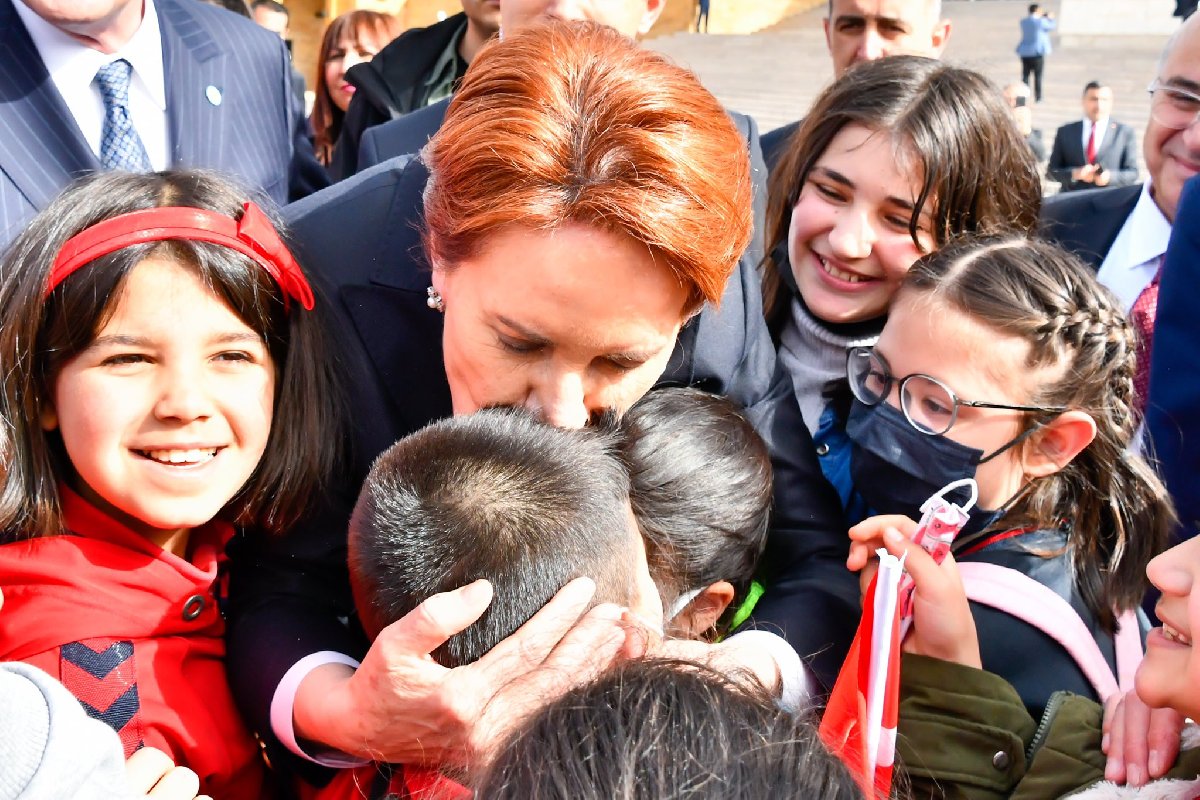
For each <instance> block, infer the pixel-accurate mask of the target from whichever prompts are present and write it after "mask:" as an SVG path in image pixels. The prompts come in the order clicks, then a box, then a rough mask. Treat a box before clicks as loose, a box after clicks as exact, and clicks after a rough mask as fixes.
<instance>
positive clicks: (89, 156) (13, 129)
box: [0, 0, 328, 247]
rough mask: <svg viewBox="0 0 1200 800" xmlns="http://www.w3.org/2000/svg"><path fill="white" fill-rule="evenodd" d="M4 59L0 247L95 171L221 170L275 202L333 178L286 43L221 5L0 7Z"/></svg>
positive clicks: (83, 1)
mask: <svg viewBox="0 0 1200 800" xmlns="http://www.w3.org/2000/svg"><path fill="white" fill-rule="evenodd" d="M0 52H3V53H4V57H3V58H0V129H2V130H4V131H5V135H4V136H3V137H0V247H2V246H4V245H5V244H7V243H8V241H9V240H11V239H12V237H13V236H15V235H16V234H17V233H18V232H19V231H20V230H21V229H22V228H23V227H24V226H25V224H26V223H27V222H28V221H29V219H30V218H31V217H32V216H33V215H34V214H35V213H37V212H38V211H39V210H41V209H42V208H44V207H45V206H46V204H47V203H48V202H49V201H50V200H51V199H52V198H53V197H54V196H55V195H56V194H57V193H58V192H59V191H60V190H61V189H62V188H63V187H64V186H66V185H67V184H68V183H69V182H70V181H71V180H72V179H73V178H75V177H78V176H80V175H82V174H86V173H88V172H91V171H94V170H97V169H111V168H121V169H154V170H161V169H168V168H172V167H204V168H207V169H214V170H220V171H225V172H228V173H231V175H232V176H234V177H235V179H237V180H238V181H239V182H240V183H242V184H243V185H246V186H247V187H249V188H251V189H254V190H257V191H258V192H259V193H261V194H262V195H264V196H266V197H268V198H270V199H272V200H274V201H275V202H278V203H283V202H286V201H287V200H288V199H289V198H291V199H295V198H298V197H301V196H304V195H306V194H308V193H310V192H312V191H314V190H315V189H317V188H320V187H322V186H324V185H325V184H326V183H327V182H328V181H327V179H326V178H325V176H324V173H323V171H322V170H321V168H320V166H319V165H318V164H317V163H316V161H315V159H314V158H313V156H312V148H311V145H309V144H308V142H307V139H306V137H305V129H304V120H303V119H302V117H301V110H300V108H299V107H297V106H296V104H295V103H294V101H293V100H292V97H291V77H290V76H291V72H290V65H289V62H288V58H287V53H286V50H285V48H284V46H283V44H282V42H281V41H280V40H279V38H278V37H277V36H273V35H272V34H270V33H268V32H266V31H264V30H262V29H260V28H259V27H258V26H256V25H254V24H253V23H251V22H250V21H249V20H246V19H244V18H241V17H238V16H236V15H234V14H230V13H229V12H227V11H224V10H223V9H218V8H215V7H212V6H209V5H206V4H203V3H193V2H188V1H187V0H0ZM114 153H116V154H117V155H115V156H114Z"/></svg>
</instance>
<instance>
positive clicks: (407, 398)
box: [342, 157, 452, 430]
mask: <svg viewBox="0 0 1200 800" xmlns="http://www.w3.org/2000/svg"><path fill="white" fill-rule="evenodd" d="M428 177H429V173H428V171H427V170H426V169H425V165H424V164H422V163H421V161H420V160H419V159H418V158H415V157H414V158H413V159H412V161H411V162H410V163H409V164H408V166H407V167H406V168H405V170H404V172H403V173H401V175H400V179H399V181H398V182H397V184H396V190H395V191H394V192H393V194H392V206H391V209H390V210H389V212H388V219H389V220H390V224H389V225H388V228H387V230H386V231H383V232H382V235H381V236H380V237H379V245H378V247H377V248H376V250H375V253H374V259H373V263H375V264H379V268H378V269H377V270H376V271H375V273H374V274H373V275H372V276H371V279H370V283H369V285H365V286H363V285H359V286H355V285H351V286H347V287H345V288H344V289H343V290H342V301H343V303H344V304H345V307H346V308H347V309H349V310H351V311H352V313H351V316H352V319H353V322H354V326H355V328H357V329H358V333H359V336H360V337H361V339H362V342H363V345H364V346H365V348H366V350H367V354H368V356H369V357H370V359H371V361H372V363H373V364H374V366H375V370H376V373H377V374H378V375H379V378H380V381H381V383H382V384H383V386H384V388H385V390H386V391H387V393H388V395H389V397H390V398H391V401H392V405H393V407H394V408H396V409H397V410H398V411H399V413H400V414H401V415H402V416H404V417H405V418H406V419H407V420H408V422H409V424H410V428H409V429H410V430H416V429H417V428H419V427H422V426H424V425H425V424H427V423H428V422H430V421H432V420H435V419H440V418H442V417H445V416H447V415H449V414H450V413H451V408H452V405H451V398H450V386H449V384H448V383H447V382H446V368H445V365H444V363H443V361H442V315H441V314H439V313H437V312H436V311H433V310H431V309H430V308H429V307H428V306H427V305H426V302H425V301H426V293H425V292H426V289H427V288H428V287H429V283H430V270H429V266H428V263H427V262H426V260H425V252H424V248H423V247H422V245H421V237H420V229H419V227H418V226H419V225H420V224H421V219H422V214H423V211H424V206H423V202H422V192H423V190H424V187H425V182H426V180H427V179H428Z"/></svg>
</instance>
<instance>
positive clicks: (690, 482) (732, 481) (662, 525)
mask: <svg viewBox="0 0 1200 800" xmlns="http://www.w3.org/2000/svg"><path fill="white" fill-rule="evenodd" d="M620 428H621V434H622V436H621V456H622V459H623V460H624V461H625V464H626V466H627V467H628V469H629V480H630V487H629V499H630V502H631V503H632V505H633V515H634V517H635V518H636V519H637V523H638V529H639V530H640V531H641V532H642V538H643V539H645V542H646V559H647V561H648V562H649V564H650V575H651V576H652V577H653V578H654V582H655V584H656V585H657V586H658V592H659V596H660V597H661V598H662V601H663V608H664V610H665V613H666V625H665V627H666V631H665V632H666V634H667V636H670V637H674V638H685V639H720V637H722V636H724V635H725V634H726V633H727V632H728V631H729V629H730V628H731V627H736V624H731V623H733V622H734V619H733V617H734V616H735V614H727V613H726V609H727V608H729V607H730V606H732V608H733V610H734V611H735V612H737V613H738V614H741V615H742V618H743V619H744V618H745V616H748V615H749V612H750V610H751V609H752V608H753V601H754V599H756V598H757V595H758V593H759V592H761V587H758V588H757V589H756V588H755V585H754V584H753V583H752V579H753V577H754V571H755V569H756V568H757V567H758V560H759V557H760V556H761V555H762V552H763V548H764V547H765V546H766V543H767V527H768V523H769V521H770V516H771V458H770V454H769V453H768V452H767V445H766V443H765V442H763V440H762V437H760V436H759V435H758V433H757V432H756V431H755V430H754V427H753V426H752V425H751V424H750V422H749V421H748V420H747V419H746V418H745V417H744V416H742V414H741V412H740V411H739V410H738V408H737V406H736V405H734V404H733V403H732V402H731V401H730V400H728V399H727V398H724V397H718V396H717V395H712V394H709V393H707V392H704V391H701V390H700V389H693V388H688V387H666V388H662V389H655V390H654V391H652V392H649V393H648V394H647V395H646V396H645V397H643V398H642V399H641V400H639V401H638V402H636V403H634V404H633V407H632V408H630V409H629V411H627V412H626V413H625V414H624V416H622V417H621V421H620ZM748 598H749V602H748V603H747V602H746V601H747V599H748ZM742 605H746V606H747V608H746V609H745V610H744V612H743V611H742V609H741V608H740V606H742ZM740 621H741V620H737V622H739V623H740Z"/></svg>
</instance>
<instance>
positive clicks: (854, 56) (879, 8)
mask: <svg viewBox="0 0 1200 800" xmlns="http://www.w3.org/2000/svg"><path fill="white" fill-rule="evenodd" d="M949 38H950V20H947V19H943V18H942V1H941V0H829V14H828V16H826V17H825V44H826V45H827V46H828V47H829V57H830V58H831V59H832V60H833V77H834V78H835V79H836V78H840V77H842V73H844V72H845V71H846V70H848V69H850V67H852V66H854V65H855V64H857V63H859V62H860V61H874V60H875V59H877V58H885V57H887V56H906V55H907V56H928V57H929V58H940V57H941V55H942V50H943V49H944V48H945V47H946V41H947V40H948V39H949ZM798 127H800V120H797V121H795V122H791V123H788V124H787V125H784V126H783V127H781V128H776V129H775V130H773V131H769V132H768V133H766V134H764V135H763V137H762V150H763V156H764V158H765V159H766V163H767V168H768V169H771V168H773V167H774V166H775V163H776V162H777V161H778V160H779V156H780V155H781V153H782V150H783V146H784V144H785V143H786V142H787V140H788V139H790V138H791V136H792V134H793V133H795V131H796V129H797V128H798Z"/></svg>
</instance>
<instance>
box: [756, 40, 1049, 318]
mask: <svg viewBox="0 0 1200 800" xmlns="http://www.w3.org/2000/svg"><path fill="white" fill-rule="evenodd" d="M847 125H862V126H864V127H866V128H869V129H871V130H874V131H879V132H881V133H882V134H883V135H885V136H887V137H888V138H890V139H891V141H892V142H893V143H894V147H895V149H896V152H897V158H898V159H900V160H901V163H906V164H908V166H909V168H911V169H913V170H914V172H915V173H916V174H918V175H920V176H921V187H920V192H919V194H918V195H917V198H916V200H915V203H914V206H915V208H914V209H913V214H912V222H911V224H910V226H909V230H910V232H911V234H912V237H913V241H916V240H917V233H918V225H919V224H920V217H921V209H922V208H924V207H925V205H926V204H930V205H931V211H932V213H931V215H930V217H931V219H932V233H933V240H934V243H935V247H938V246H941V245H943V244H945V243H946V242H947V241H948V240H949V239H951V238H952V237H953V236H956V235H958V234H961V233H968V232H979V233H999V232H1003V231H1019V232H1025V233H1031V232H1032V231H1033V230H1034V229H1035V228H1036V227H1037V221H1038V210H1039V209H1040V208H1041V203H1042V184H1041V178H1040V177H1039V175H1038V171H1037V164H1036V162H1035V161H1034V159H1033V155H1032V153H1031V152H1030V150H1029V147H1028V146H1027V145H1026V144H1025V141H1024V138H1023V137H1022V136H1021V134H1020V132H1019V131H1018V130H1017V126H1016V123H1015V122H1014V121H1013V117H1012V113H1011V112H1010V111H1009V108H1008V104H1007V103H1006V102H1005V101H1004V98H1003V97H1002V96H1001V94H1000V90H999V89H998V88H997V87H996V86H994V85H993V84H992V83H991V82H990V81H988V79H987V78H985V77H983V76H982V75H980V74H979V73H977V72H973V71H971V70H969V69H963V68H961V67H954V66H950V65H949V64H945V63H942V62H941V61H937V60H935V59H930V58H922V57H920V56H893V57H891V58H883V59H878V60H876V61H869V62H865V63H862V64H856V65H855V66H854V67H853V68H852V69H850V70H849V71H847V72H846V74H845V75H843V76H842V77H841V78H840V79H839V80H837V81H836V82H834V83H833V84H832V85H831V86H830V87H829V88H827V89H826V90H825V91H824V92H822V93H821V95H820V96H819V97H818V98H817V100H816V102H815V103H813V107H812V108H811V109H809V112H808V115H807V116H806V117H805V118H804V122H803V123H802V124H801V125H800V127H799V129H797V131H796V132H795V133H794V134H793V135H792V138H791V139H790V140H789V141H788V143H787V147H786V150H785V152H784V154H783V155H782V156H781V158H780V160H779V164H778V165H777V166H776V167H775V168H774V169H772V170H771V176H770V182H769V200H768V206H767V231H766V232H767V238H766V241H767V242H768V247H767V251H768V252H767V257H766V260H765V265H764V269H763V311H764V313H765V314H766V317H767V322H768V324H770V325H771V328H772V330H776V329H777V328H778V326H779V325H780V324H782V319H783V318H784V317H785V316H786V310H787V307H788V304H789V303H790V301H791V298H790V296H789V293H788V292H787V291H786V290H785V289H784V288H783V286H782V285H781V277H780V271H781V270H786V269H788V265H787V264H786V263H779V262H780V259H778V258H777V256H776V255H775V254H774V253H773V252H772V247H773V246H774V244H775V243H777V242H786V241H787V237H788V227H789V226H790V225H791V221H792V208H793V207H794V206H795V205H796V200H797V199H798V198H799V196H800V190H801V189H802V188H803V187H804V184H805V182H806V181H807V180H808V174H809V172H811V171H812V168H813V166H815V165H816V163H817V160H818V159H819V158H820V157H821V155H822V154H823V153H824V152H825V150H826V148H828V147H829V144H830V142H832V141H833V139H834V137H835V136H837V135H838V133H840V132H841V130H842V129H843V128H845V127H846V126H847Z"/></svg>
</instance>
